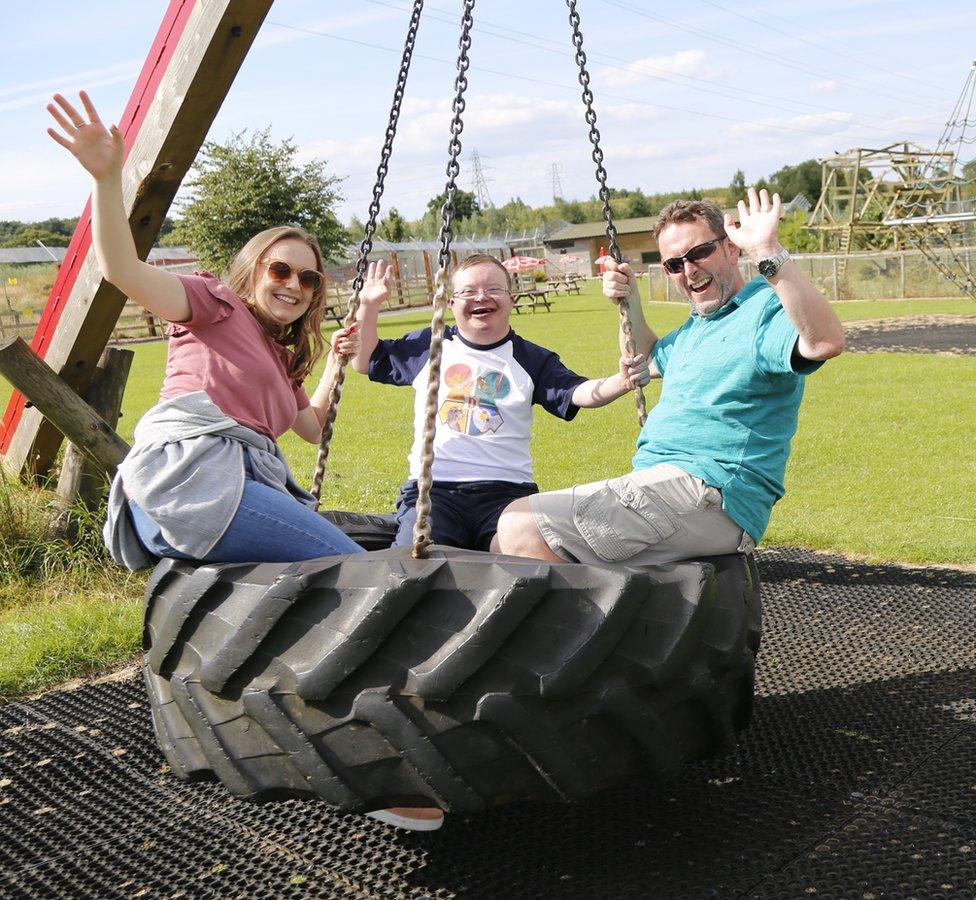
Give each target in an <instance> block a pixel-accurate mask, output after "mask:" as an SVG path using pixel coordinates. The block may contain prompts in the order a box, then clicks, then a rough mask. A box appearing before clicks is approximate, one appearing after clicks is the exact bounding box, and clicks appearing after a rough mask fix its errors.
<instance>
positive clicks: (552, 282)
mask: <svg viewBox="0 0 976 900" xmlns="http://www.w3.org/2000/svg"><path fill="white" fill-rule="evenodd" d="M549 290H551V291H554V292H555V293H557V294H558V293H559V292H560V291H563V290H564V291H566V293H567V294H578V293H579V292H580V286H579V281H578V280H577V276H576V275H575V273H568V274H566V275H552V276H550V278H549Z"/></svg>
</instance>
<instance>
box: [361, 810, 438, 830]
mask: <svg viewBox="0 0 976 900" xmlns="http://www.w3.org/2000/svg"><path fill="white" fill-rule="evenodd" d="M366 815H367V816H369V817H370V818H371V819H376V820H377V821H379V822H385V823H386V824H387V825H393V826H394V827H396V828H405V829H406V830H407V831H437V829H438V828H440V827H441V825H443V824H444V813H442V812H441V811H440V810H439V809H435V808H432V807H430V808H428V807H422V808H421V807H413V806H395V807H393V808H392V809H374V810H373V811H372V812H368V813H366Z"/></svg>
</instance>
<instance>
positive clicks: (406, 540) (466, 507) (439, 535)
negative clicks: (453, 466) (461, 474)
mask: <svg viewBox="0 0 976 900" xmlns="http://www.w3.org/2000/svg"><path fill="white" fill-rule="evenodd" d="M538 493H539V486H538V485H537V484H536V483H535V482H533V481H524V482H521V483H518V484H516V483H515V482H511V481H435V482H434V484H433V487H432V488H431V491H430V526H431V527H430V539H431V540H432V541H433V542H434V543H435V544H446V545H447V546H448V547H461V548H463V549H465V550H488V549H489V547H490V545H491V539H492V538H493V537H494V536H495V532H496V531H497V530H498V517H499V516H500V515H501V514H502V510H503V509H505V507H506V506H508V504H509V503H511V502H512V501H513V500H517V499H518V498H519V497H528V496H529V495H530V494H538ZM416 507H417V482H416V481H413V480H411V481H408V482H407V483H406V484H404V485H403V487H402V488H400V496H399V497H398V498H397V505H396V520H397V536H396V540H394V542H393V546H394V547H409V546H411V545H412V544H413V526H414V522H416V521H417V508H416Z"/></svg>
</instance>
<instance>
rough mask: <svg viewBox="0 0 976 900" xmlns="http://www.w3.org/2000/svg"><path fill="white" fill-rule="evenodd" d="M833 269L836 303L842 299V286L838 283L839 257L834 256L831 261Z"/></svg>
mask: <svg viewBox="0 0 976 900" xmlns="http://www.w3.org/2000/svg"><path fill="white" fill-rule="evenodd" d="M830 263H831V267H832V269H833V277H834V303H836V302H837V301H838V300H839V299H840V285H839V284H838V283H837V257H836V256H834V257H833V258H832V259H831V260H830Z"/></svg>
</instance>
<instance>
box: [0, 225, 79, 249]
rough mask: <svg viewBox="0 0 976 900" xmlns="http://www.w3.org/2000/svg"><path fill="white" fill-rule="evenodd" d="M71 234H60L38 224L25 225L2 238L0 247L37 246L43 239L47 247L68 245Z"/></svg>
mask: <svg viewBox="0 0 976 900" xmlns="http://www.w3.org/2000/svg"><path fill="white" fill-rule="evenodd" d="M70 239H71V236H70V235H64V234H58V233H57V232H55V231H51V230H49V229H47V228H41V227H39V225H36V224H33V223H32V224H29V225H25V226H24V227H23V228H21V230H20V231H14V232H11V233H9V234H7V235H5V236H4V237H3V239H2V240H0V247H36V246H37V242H38V241H41V242H42V243H43V244H44V245H45V246H47V247H67V246H68V242H69V240H70Z"/></svg>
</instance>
